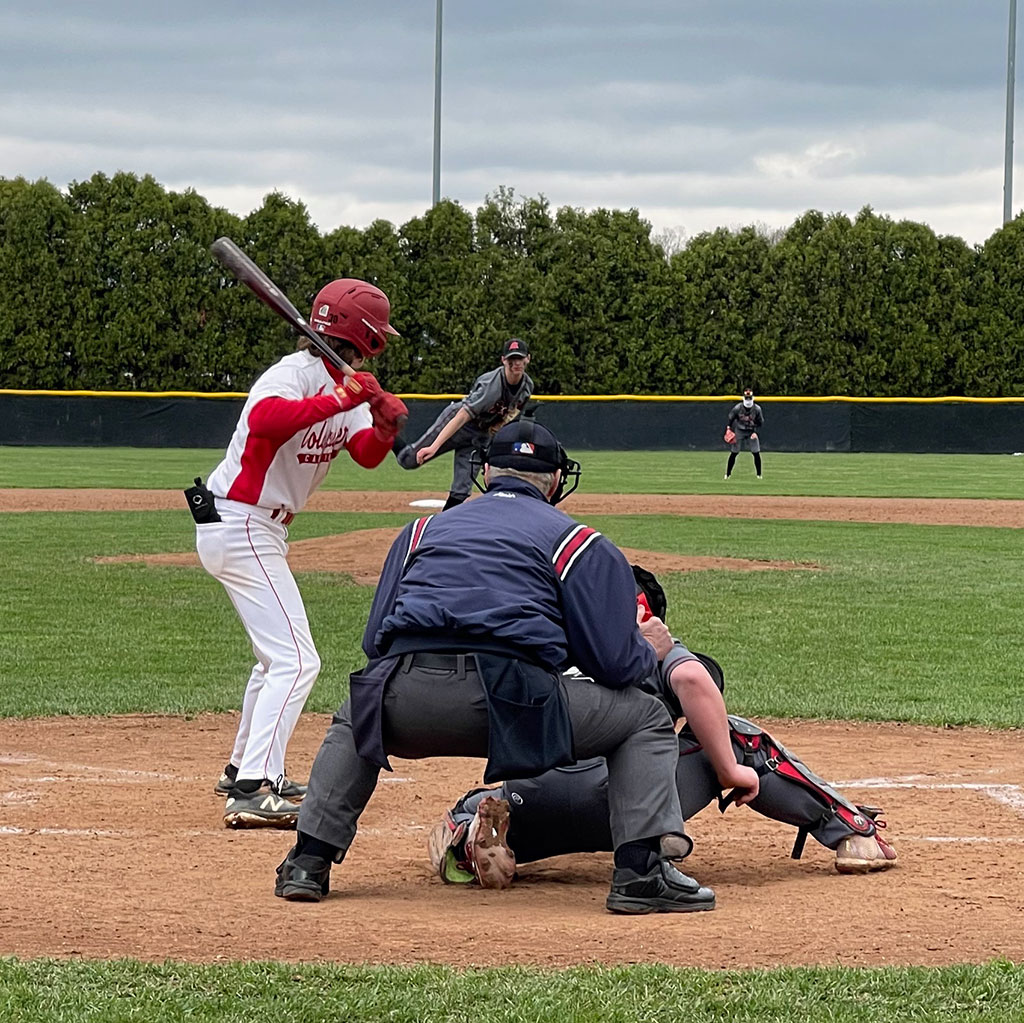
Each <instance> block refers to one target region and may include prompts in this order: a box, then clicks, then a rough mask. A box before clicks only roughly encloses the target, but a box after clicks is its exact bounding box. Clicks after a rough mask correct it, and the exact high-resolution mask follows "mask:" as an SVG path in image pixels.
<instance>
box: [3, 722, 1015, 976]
mask: <svg viewBox="0 0 1024 1023" xmlns="http://www.w3.org/2000/svg"><path fill="white" fill-rule="evenodd" d="M326 723H327V719H326V718H325V717H316V716H312V715H307V716H305V717H304V718H303V719H302V721H301V722H300V724H299V728H298V730H297V732H296V734H295V737H294V739H293V740H292V744H291V746H290V748H289V757H290V758H291V762H292V763H293V764H294V765H295V769H296V772H297V773H301V772H302V771H305V770H307V769H308V767H309V765H310V763H311V762H312V758H313V756H314V755H315V751H316V749H317V747H318V745H319V742H320V740H321V738H322V736H323V732H324V729H325V727H326ZM235 724H236V719H235V718H234V717H233V716H231V715H218V716H214V715H204V716H200V717H197V718H195V719H193V720H182V719H180V718H170V717H148V716H142V717H117V718H108V719H94V718H77V719H57V720H32V721H12V720H7V721H0V750H3V751H4V752H3V753H2V754H0V820H2V823H0V862H2V864H3V877H4V882H5V883H4V890H5V892H6V893H7V897H6V898H4V899H2V900H0V955H18V956H41V955H58V956H86V957H112V956H133V957H138V958H141V959H147V960H159V959H163V958H164V957H167V956H170V957H173V958H176V959H187V960H196V961H215V960H219V959H251V958H272V959H283V960H306V961H310V960H319V959H324V960H334V961H340V962H360V963H366V962H369V963H385V962H386V963H413V962H441V963H450V964H455V965H467V964H478V965H500V964H505V963H529V964H538V965H543V966H567V965H570V964H574V963H622V962H664V963H671V964H675V965H680V966H683V965H686V966H706V967H741V966H778V965H783V964H800V963H820V964H843V965H869V964H879V963H892V964H909V963H920V964H941V963H955V962H981V961H984V960H987V959H990V958H992V957H994V956H1005V957H1008V958H1011V959H1016V960H1020V959H1022V958H1024V937H1022V934H1021V928H1020V920H1021V912H1022V909H1024V905H1022V895H1021V883H1020V879H1021V876H1022V873H1024V872H1022V869H1021V867H1022V865H1024V863H1022V857H1024V765H1022V762H1021V758H1020V757H1019V756H1016V755H1014V756H1008V755H1007V752H1006V751H1007V750H1008V749H1009V750H1019V749H1020V748H1021V742H1022V739H1024V735H1021V734H1005V733H1000V734H994V733H989V732H985V731H981V730H943V729H929V728H918V727H909V726H900V725H894V724H889V725H872V726H870V727H866V726H853V725H849V724H843V723H827V724H822V723H798V722H793V721H789V722H770V723H766V724H769V725H770V727H771V728H772V729H774V730H775V732H776V734H777V735H778V736H779V737H780V738H781V739H782V740H783V741H785V742H788V743H791V744H792V746H793V747H794V748H795V749H796V750H797V751H798V752H800V753H801V754H802V755H803V756H805V757H806V759H807V760H808V762H809V763H810V764H811V766H812V767H816V768H817V769H818V770H820V771H823V772H824V773H825V775H826V777H828V778H829V779H830V780H834V781H843V782H846V783H847V784H846V785H845V788H846V790H847V791H848V792H849V793H850V794H851V795H852V796H853V797H855V798H857V799H859V800H861V801H871V802H876V803H881V804H883V805H884V806H885V808H886V811H887V816H888V818H889V821H890V824H891V827H890V833H891V837H892V839H893V841H894V843H895V844H896V846H897V848H898V850H899V853H900V864H899V865H898V866H897V867H896V868H895V869H894V870H892V871H890V872H888V873H885V874H875V875H868V876H865V877H842V876H840V875H838V874H835V873H834V872H833V870H832V859H833V857H832V854H831V853H830V852H828V851H827V850H825V849H822V848H821V847H820V846H818V845H816V844H815V843H814V842H813V841H810V842H808V844H807V850H806V852H805V854H804V858H803V859H802V860H800V861H794V860H791V859H790V858H789V849H790V845H791V843H792V839H793V835H794V831H793V830H792V829H790V828H786V827H784V826H783V825H780V824H777V823H775V822H772V821H767V820H765V819H764V818H762V817H759V816H758V815H756V814H754V813H753V812H752V811H749V810H743V809H741V810H737V809H735V808H733V809H731V810H730V811H729V812H728V813H727V814H726V815H725V816H724V817H719V815H718V812H717V810H715V809H714V808H709V809H707V810H705V811H704V812H703V813H702V814H700V815H699V816H698V817H696V818H695V819H694V820H693V822H692V824H691V828H690V830H691V832H692V833H693V835H694V837H695V839H696V843H697V845H696V850H695V852H694V854H693V855H692V856H691V857H690V859H689V860H688V861H687V867H686V869H688V870H689V871H691V872H692V873H693V874H694V875H695V876H697V877H699V878H700V879H701V880H702V881H704V882H705V883H707V884H711V885H712V886H713V887H714V888H715V890H716V892H717V894H718V903H719V905H718V909H716V910H715V911H714V912H713V913H701V914H696V915H684V916H675V917H673V916H657V917H643V918H624V917H615V916H612V915H611V914H608V913H607V912H605V910H604V897H605V895H606V894H607V886H608V878H609V875H610V870H611V865H610V860H611V857H610V856H608V855H597V854H595V855H588V856H572V857H561V858H559V859H557V860H551V861H549V862H548V863H547V864H545V865H540V864H537V865H532V866H531V865H528V866H526V867H524V868H523V870H522V877H521V879H520V880H519V881H517V883H516V884H515V885H514V886H513V888H512V889H510V890H509V891H505V892H481V891H479V890H474V889H468V888H461V887H452V886H445V885H443V884H442V883H441V882H440V881H439V880H438V879H437V878H436V877H434V876H432V874H431V871H430V866H429V862H428V860H427V858H426V853H425V840H426V832H427V829H428V828H429V826H430V824H431V823H432V822H433V821H434V820H435V819H436V818H437V816H438V815H439V814H440V813H441V812H442V811H443V810H444V808H445V806H446V805H448V804H449V803H450V802H452V801H453V800H454V798H455V797H456V796H458V795H461V793H462V792H463V791H464V790H465V789H466V788H468V787H470V786H472V785H475V784H478V783H479V780H480V771H481V765H480V763H479V762H478V761H473V760H427V761H415V762H413V761H397V760H396V761H395V762H394V766H395V771H394V773H393V774H384V775H382V779H383V780H382V783H381V784H380V785H379V787H378V790H377V793H376V795H375V796H374V798H373V800H371V802H370V806H369V807H368V809H367V811H366V813H365V814H364V817H363V822H362V827H361V829H360V832H359V836H358V837H357V839H356V842H355V844H354V846H353V848H352V850H351V852H350V854H349V857H348V859H347V860H346V862H345V863H344V864H342V865H341V866H339V867H336V868H335V871H334V877H333V883H334V886H335V891H334V892H333V893H332V894H331V896H330V897H329V898H328V899H327V900H326V901H324V902H323V903H321V904H320V905H295V904H291V903H285V902H283V901H282V900H280V899H276V898H274V896H273V894H272V890H273V879H274V867H275V866H276V865H277V863H278V862H279V861H280V860H281V859H282V857H283V856H284V854H285V852H286V851H287V849H288V847H289V845H290V833H281V832H270V831H252V832H235V831H227V830H225V829H224V828H223V827H222V826H221V820H220V814H221V812H222V810H223V801H222V800H221V799H219V798H217V797H216V796H214V795H213V794H212V786H213V782H214V781H215V779H216V775H217V773H218V770H219V768H220V766H221V764H222V762H223V760H224V756H225V752H226V751H227V750H228V749H229V748H230V745H231V740H232V738H233V735H234V729H235ZM858 749H861V750H870V759H869V760H866V759H865V757H864V755H863V753H858V752H857V750H858ZM883 770H884V771H885V772H886V777H880V776H879V774H880V772H881V771H883Z"/></svg>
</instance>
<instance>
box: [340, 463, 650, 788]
mask: <svg viewBox="0 0 1024 1023" xmlns="http://www.w3.org/2000/svg"><path fill="white" fill-rule="evenodd" d="M363 651H364V652H365V653H366V656H367V657H368V658H369V664H368V666H367V669H366V670H365V671H364V672H362V673H359V674H356V675H353V676H352V680H351V681H352V690H351V694H352V695H351V699H352V715H353V728H354V730H355V734H356V742H357V747H358V748H359V752H360V754H361V755H362V756H364V757H367V758H368V759H370V760H373V761H375V762H376V763H379V764H380V765H381V766H387V758H386V756H385V755H384V750H383V743H382V740H381V737H380V702H381V697H382V695H383V689H384V686H385V685H386V683H387V681H388V679H389V678H390V676H391V674H392V673H393V671H394V668H395V665H396V664H397V660H398V657H400V656H401V655H402V654H405V653H410V652H425V651H447V652H449V653H474V654H479V655H482V656H481V657H478V662H479V663H480V664H481V665H483V664H484V663H485V661H487V660H491V662H492V663H493V660H494V659H504V660H505V661H506V662H507V661H509V660H512V661H516V662H519V663H520V664H521V665H526V666H530V667H531V668H534V669H539V671H540V673H541V674H543V676H544V677H545V678H546V679H547V680H548V681H547V683H546V684H547V685H548V686H549V688H550V689H551V691H552V693H553V694H554V695H555V697H556V699H557V703H558V704H559V706H560V705H561V697H560V690H559V688H558V675H559V674H560V672H561V671H562V670H563V669H564V668H566V667H568V666H569V665H575V666H576V667H577V668H579V669H580V670H581V671H582V672H583V673H584V674H586V675H588V676H590V677H591V678H592V679H593V680H594V681H595V682H596V683H597V684H598V685H602V686H607V687H608V688H611V689H620V688H624V687H626V686H631V685H638V684H640V683H641V682H642V681H643V680H644V679H645V678H647V677H648V676H649V675H651V674H653V673H654V672H655V671H656V670H657V658H656V657H655V654H654V650H653V649H652V647H651V645H650V644H649V643H648V642H647V641H646V640H645V639H644V638H643V637H642V636H641V635H640V631H639V629H638V628H637V625H636V583H635V581H634V578H633V573H632V570H631V569H630V567H629V564H628V562H627V561H626V558H625V556H624V555H623V554H622V552H621V551H620V550H619V549H618V548H617V547H616V546H615V545H614V544H612V543H611V542H610V541H609V540H607V539H605V537H603V536H602V535H601V534H600V533H599V532H598V531H597V530H595V529H591V528H590V527H588V526H584V525H581V524H580V523H578V522H576V521H575V520H574V519H571V518H570V517H569V516H568V515H566V514H565V513H564V512H562V511H559V510H558V509H557V508H556V507H554V506H553V505H550V504H548V502H547V501H546V500H545V499H544V497H543V495H542V494H541V493H540V491H539V490H537V488H536V487H534V486H533V485H532V484H530V483H527V482H526V481H525V480H520V479H517V478H515V477H511V476H499V477H497V478H496V479H495V480H494V481H493V483H492V484H491V486H490V487H489V488H488V490H487V493H486V494H485V495H484V496H482V497H480V498H477V499H476V500H472V501H467V502H466V503H465V504H462V505H459V506H457V507H455V508H451V509H449V510H448V511H446V512H444V513H443V514H441V515H435V516H428V517H427V518H423V519H417V520H416V521H414V522H411V523H409V525H408V526H406V527H405V528H404V529H403V530H402V532H401V533H400V534H399V535H398V537H397V539H396V540H395V542H394V543H393V544H392V546H391V550H390V551H389V552H388V556H387V559H386V560H385V562H384V567H383V570H382V572H381V578H380V583H379V584H378V586H377V591H376V593H375V595H374V599H373V604H372V606H371V608H370V617H369V620H368V622H367V625H366V630H365V633H364V635H363ZM488 655H492V657H491V658H488ZM483 674H484V672H482V675H483ZM537 678H538V675H537V673H536V671H535V672H534V673H533V675H532V676H531V677H529V678H528V679H527V681H526V682H525V683H524V684H527V685H528V686H536V682H537ZM484 687H485V690H488V680H487V678H486V677H485V678H484ZM528 695H530V698H531V700H532V699H534V698H535V696H536V689H535V688H534V689H532V690H531V694H528ZM491 696H492V693H491V692H490V691H488V698H489V699H488V703H489V710H490V723H491V732H492V739H493V738H494V735H495V733H496V732H498V733H500V732H502V730H503V728H504V725H506V724H508V725H510V726H512V725H514V724H515V723H514V722H511V721H503V720H501V717H502V715H503V714H505V715H507V714H508V713H511V712H510V711H507V710H506V711H504V712H502V711H499V709H498V708H497V707H496V704H495V701H493V700H491V698H490V697H491ZM522 710H523V707H522V705H520V707H519V711H520V712H522ZM562 710H563V713H564V708H562ZM566 720H567V718H566ZM544 727H545V726H544V725H542V724H541V723H540V722H539V721H538V722H537V729H538V731H536V732H535V733H534V734H532V735H525V736H524V735H523V734H522V727H519V728H518V733H519V741H521V742H522V743H524V744H525V745H530V744H531V743H533V744H535V745H536V746H537V747H538V748H539V747H543V745H544V737H543V735H542V734H540V732H542V731H543V729H544ZM513 730H515V729H513ZM570 743H571V732H570ZM556 745H557V744H556ZM565 754H566V751H565V750H557V749H554V750H552V756H553V757H554V760H555V761H561V762H567V760H566V755H565ZM541 759H545V758H544V757H543V756H542V757H541ZM547 759H549V760H550V759H551V757H548V758H547ZM568 759H569V760H571V759H573V758H572V756H571V750H570V751H569V756H568ZM490 761H491V762H490V763H489V765H488V770H487V773H486V774H485V778H486V777H488V776H495V777H497V776H498V770H499V767H500V765H498V764H496V763H495V762H494V757H493V756H492V757H491V758H490ZM537 766H538V769H539V770H544V769H546V767H543V766H540V764H539V763H538V765H537ZM547 766H548V767H550V766H555V762H551V763H548V764H547ZM505 769H507V767H506V768H505ZM504 776H505V777H509V775H508V774H505V775H504Z"/></svg>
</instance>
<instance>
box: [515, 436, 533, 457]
mask: <svg viewBox="0 0 1024 1023" xmlns="http://www.w3.org/2000/svg"><path fill="white" fill-rule="evenodd" d="M512 450H513V451H515V452H516V453H517V454H520V455H532V454H533V453H534V451H535V450H536V449H535V448H534V446H533V445H532V444H530V443H529V442H528V441H525V440H521V441H517V442H516V443H515V444H513V445H512Z"/></svg>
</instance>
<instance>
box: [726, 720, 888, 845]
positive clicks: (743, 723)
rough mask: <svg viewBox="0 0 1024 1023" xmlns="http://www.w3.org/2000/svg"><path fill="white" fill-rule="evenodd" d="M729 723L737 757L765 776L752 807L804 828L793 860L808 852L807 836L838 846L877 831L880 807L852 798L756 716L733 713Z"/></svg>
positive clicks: (762, 776) (762, 778)
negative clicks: (756, 720) (756, 721)
mask: <svg viewBox="0 0 1024 1023" xmlns="http://www.w3.org/2000/svg"><path fill="white" fill-rule="evenodd" d="M729 728H730V731H731V732H732V740H733V745H734V747H735V748H736V750H737V759H738V760H739V762H740V763H743V764H747V765H748V766H750V767H753V768H754V770H755V771H757V773H758V775H759V776H760V778H761V790H760V792H759V793H758V795H757V798H756V799H754V800H753V801H752V802H751V803H750V806H751V808H752V809H754V810H757V812H758V813H761V814H764V816H766V817H771V818H773V819H774V820H778V821H782V822H783V823H785V824H792V825H793V826H794V827H796V828H799V832H798V834H797V837H796V841H795V842H794V845H793V858H794V859H799V858H800V856H801V854H802V853H803V848H804V842H805V841H806V838H807V836H808V835H811V836H813V837H814V839H815V840H816V841H818V842H820V843H821V844H822V845H823V846H825V847H826V848H828V849H835V848H836V847H837V846H838V845H839V843H840V842H842V841H843V839H844V838H848V837H850V836H851V835H864V836H871V835H874V834H875V832H876V825H875V817H877V816H878V814H879V813H881V810H880V809H879V808H878V807H873V806H858V805H856V804H854V803H851V802H850V801H849V800H848V799H847V798H846V797H845V796H843V795H842V793H840V792H837V791H836V790H835V789H834V788H832V786H831V785H829V784H828V783H827V782H826V781H824V780H823V779H821V778H819V777H818V776H817V775H816V774H815V773H814V772H813V771H812V770H811V769H810V768H809V767H807V765H806V764H804V762H803V761H802V760H800V758H799V757H797V756H795V755H794V754H793V753H790V752H789V750H787V749H786V747H785V746H783V745H782V743H780V742H778V741H777V740H776V739H773V738H772V736H770V735H769V734H768V733H767V732H766V731H764V729H762V728H761V727H759V726H758V725H755V724H754V723H753V722H752V721H748V720H746V718H741V717H736V716H735V715H732V714H730V715H729ZM728 805H729V797H728V796H724V797H723V798H722V799H721V800H720V808H721V809H722V811H723V812H724V811H725V808H726V807H727V806H728Z"/></svg>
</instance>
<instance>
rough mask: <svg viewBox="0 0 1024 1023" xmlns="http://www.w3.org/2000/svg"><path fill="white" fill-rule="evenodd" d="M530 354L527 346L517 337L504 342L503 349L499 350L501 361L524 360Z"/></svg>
mask: <svg viewBox="0 0 1024 1023" xmlns="http://www.w3.org/2000/svg"><path fill="white" fill-rule="evenodd" d="M529 354H530V349H529V346H528V345H527V344H526V342H525V341H523V340H522V339H521V338H518V337H510V338H509V339H508V340H507V341H506V342H505V347H504V348H502V350H501V357H502V358H503V359H508V358H510V357H511V358H515V357H517V356H518V357H521V358H524V359H525V358H526V357H527V356H528V355H529Z"/></svg>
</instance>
